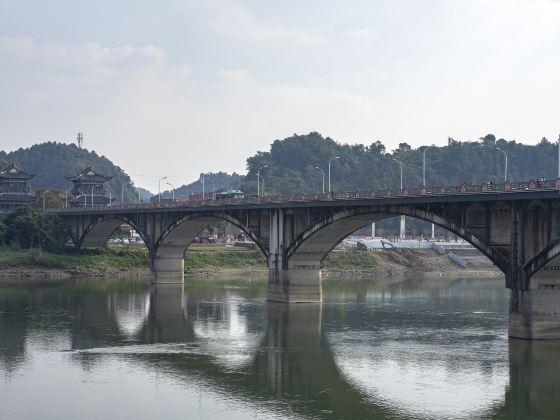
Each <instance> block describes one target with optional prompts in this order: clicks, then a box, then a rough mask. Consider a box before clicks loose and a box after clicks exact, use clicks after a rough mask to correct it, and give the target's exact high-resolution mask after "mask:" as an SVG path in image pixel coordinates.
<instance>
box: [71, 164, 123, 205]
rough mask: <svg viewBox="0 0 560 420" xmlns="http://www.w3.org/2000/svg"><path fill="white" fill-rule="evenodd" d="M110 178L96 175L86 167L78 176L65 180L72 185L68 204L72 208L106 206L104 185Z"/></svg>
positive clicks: (107, 198) (107, 201)
mask: <svg viewBox="0 0 560 420" xmlns="http://www.w3.org/2000/svg"><path fill="white" fill-rule="evenodd" d="M111 178H112V177H110V176H105V175H101V174H98V173H97V172H95V171H94V170H93V169H91V166H88V167H87V168H86V169H84V170H83V171H82V172H80V173H79V174H78V175H76V176H73V177H69V178H67V179H68V180H69V181H72V182H73V183H74V188H72V196H73V197H72V198H71V199H70V200H68V204H69V205H70V206H72V207H89V206H106V205H107V204H109V203H110V200H109V197H107V190H106V189H105V186H104V184H105V183H106V182H108V181H110V180H111Z"/></svg>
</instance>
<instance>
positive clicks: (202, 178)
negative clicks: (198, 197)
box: [200, 174, 204, 201]
mask: <svg viewBox="0 0 560 420" xmlns="http://www.w3.org/2000/svg"><path fill="white" fill-rule="evenodd" d="M200 179H201V180H202V201H204V174H200Z"/></svg>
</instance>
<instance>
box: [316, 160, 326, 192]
mask: <svg viewBox="0 0 560 420" xmlns="http://www.w3.org/2000/svg"><path fill="white" fill-rule="evenodd" d="M315 169H319V170H320V171H321V173H322V174H323V194H325V171H324V170H323V168H319V167H318V166H315Z"/></svg>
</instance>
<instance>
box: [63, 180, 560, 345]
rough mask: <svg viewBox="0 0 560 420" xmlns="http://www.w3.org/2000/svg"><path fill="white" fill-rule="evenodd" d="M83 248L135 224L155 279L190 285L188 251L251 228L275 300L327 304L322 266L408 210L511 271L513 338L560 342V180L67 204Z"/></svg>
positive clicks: (76, 241) (66, 217) (78, 244)
mask: <svg viewBox="0 0 560 420" xmlns="http://www.w3.org/2000/svg"><path fill="white" fill-rule="evenodd" d="M53 212H56V213H58V214H59V215H60V216H61V217H62V218H64V220H65V221H66V222H67V223H68V225H69V226H70V228H71V232H72V240H73V242H74V244H75V245H76V247H78V248H84V249H87V248H89V249H91V248H101V247H103V246H104V245H105V243H106V242H107V240H108V238H109V236H110V235H111V233H112V232H113V231H114V230H115V229H116V228H118V227H119V226H120V225H121V224H123V223H127V224H130V225H131V226H132V227H133V228H134V229H135V230H137V231H138V233H139V234H140V235H141V236H142V238H143V239H144V241H145V243H146V246H147V247H148V249H149V254H150V264H151V269H152V271H153V273H154V282H156V283H173V282H183V272H184V262H183V261H184V260H183V258H184V255H185V252H186V251H187V248H188V246H189V245H190V244H191V242H192V241H193V240H194V238H195V237H196V236H197V235H198V234H199V233H200V232H201V231H202V230H203V229H204V228H205V227H206V226H208V225H209V224H211V223H215V222H217V221H220V220H226V221H228V222H230V223H232V224H233V225H235V226H237V227H239V228H240V229H242V230H243V231H244V232H245V233H246V234H247V235H248V236H249V237H250V238H251V239H252V240H253V241H254V242H255V243H256V244H257V246H258V247H259V249H260V250H261V251H262V253H263V254H264V256H265V257H266V260H267V263H268V268H269V282H268V299H269V300H271V301H279V302H289V303H291V302H318V301H321V266H322V262H323V260H324V258H325V257H326V256H327V255H328V253H329V252H330V251H331V250H332V249H333V248H334V247H335V246H336V245H337V244H338V243H339V242H340V241H342V240H343V239H344V238H345V237H347V236H348V235H350V234H351V233H352V232H354V231H356V230H357V229H359V228H361V227H363V226H366V225H368V224H370V223H372V222H376V221H379V220H382V219H385V218H389V217H394V216H399V215H406V216H410V217H414V218H418V219H422V220H425V221H428V222H431V223H434V224H436V225H438V226H441V227H443V228H445V229H447V230H449V231H450V232H452V233H454V234H456V235H458V236H460V237H461V238H463V239H465V240H466V241H468V242H470V243H471V244H472V245H474V246H475V247H476V248H478V249H479V250H480V251H481V252H483V253H484V254H485V255H486V256H487V257H488V258H489V259H490V260H491V261H492V262H493V263H494V264H495V265H496V266H497V267H498V268H499V269H500V270H501V271H502V272H503V273H504V275H505V279H506V281H505V286H506V287H507V288H509V289H510V290H511V305H510V328H509V333H510V335H511V336H515V337H523V338H560V180H556V181H547V182H542V183H540V182H535V181H530V182H528V183H506V184H503V185H486V184H483V185H478V186H472V185H461V186H457V187H441V188H440V187H438V188H425V187H423V188H418V189H404V190H398V191H366V192H350V193H338V194H324V195H322V194H316V195H308V196H289V197H252V198H247V199H231V200H215V201H212V200H207V201H204V202H179V203H176V204H165V205H157V204H145V205H121V206H104V207H101V206H94V207H85V208H71V209H57V210H53Z"/></svg>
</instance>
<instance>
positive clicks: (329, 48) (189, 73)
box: [0, 0, 560, 190]
mask: <svg viewBox="0 0 560 420" xmlns="http://www.w3.org/2000/svg"><path fill="white" fill-rule="evenodd" d="M559 104H560V1H557V0H424V1H412V0H409V1H405V0H402V1H401V0H377V1H374V0H363V1H360V0H345V1H336V0H316V1H315V0H309V1H304V0H297V1H296V0H283V1H266V0H246V1H241V0H238V1H233V0H200V1H190V0H175V1H173V0H171V1H163V0H162V1H158V2H155V1H147V0H123V1H117V0H111V1H109V0H96V1H80V0H49V1H41V0H36V1H29V0H17V1H16V0H0V148H1V149H5V150H12V149H15V148H18V147H26V146H30V145H31V144H33V143H36V142H39V141H46V140H60V141H67V142H70V141H74V139H75V136H76V133H78V132H79V131H81V132H83V133H84V137H85V146H86V147H87V148H88V149H94V150H95V151H96V152H98V153H99V154H103V155H106V156H108V157H109V158H111V159H112V160H113V161H114V162H115V163H117V164H118V165H120V166H121V167H123V168H124V169H125V170H126V171H127V172H128V173H129V174H131V175H132V178H133V179H134V180H135V181H136V183H137V184H138V185H141V186H146V187H148V188H150V189H152V190H157V176H158V175H161V176H163V175H168V176H170V177H174V178H170V180H171V181H172V182H174V183H175V184H177V185H180V184H182V183H187V182H191V181H193V180H194V179H196V178H197V177H198V174H200V173H201V172H209V171H218V170H226V171H228V172H231V171H237V172H241V173H243V172H244V171H245V159H246V158H247V157H248V156H250V155H252V154H254V153H255V152H256V151H257V150H267V149H268V147H269V144H270V143H272V142H273V141H274V140H275V139H279V138H284V137H287V136H290V135H292V134H293V133H299V134H304V133H308V132H310V131H318V132H320V133H322V134H323V135H324V136H330V137H332V138H334V139H335V140H337V141H341V142H348V143H358V142H359V143H365V144H369V143H371V142H372V141H375V140H381V141H382V142H384V143H385V144H386V145H387V146H388V148H389V149H393V148H394V147H396V145H398V143H399V142H402V141H406V142H408V143H410V144H412V145H413V146H420V145H422V144H444V143H446V141H447V137H448V136H453V137H455V138H457V139H476V138H478V137H480V136H481V135H484V134H486V133H494V134H496V135H497V136H499V137H505V138H507V139H516V140H518V141H522V142H525V143H535V142H536V141H538V140H540V138H542V137H543V136H546V137H548V138H549V139H552V140H556V139H557V138H558V134H559V133H560V105H559ZM146 175H149V176H146Z"/></svg>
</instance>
